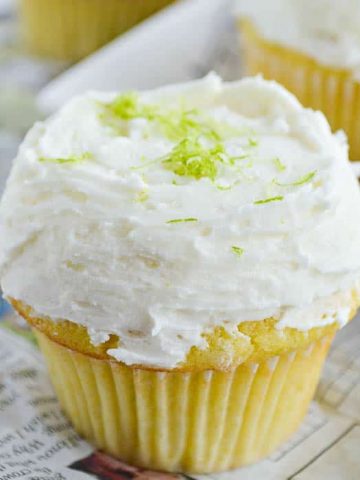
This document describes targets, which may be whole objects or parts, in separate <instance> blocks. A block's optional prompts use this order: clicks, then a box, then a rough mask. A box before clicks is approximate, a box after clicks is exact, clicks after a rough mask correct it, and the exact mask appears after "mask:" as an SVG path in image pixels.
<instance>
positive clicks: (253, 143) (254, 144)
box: [248, 137, 259, 147]
mask: <svg viewBox="0 0 360 480" xmlns="http://www.w3.org/2000/svg"><path fill="white" fill-rule="evenodd" d="M258 145H259V142H258V140H256V139H255V138H253V137H250V138H249V139H248V147H257V146H258Z"/></svg>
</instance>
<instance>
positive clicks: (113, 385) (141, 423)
mask: <svg viewBox="0 0 360 480" xmlns="http://www.w3.org/2000/svg"><path fill="white" fill-rule="evenodd" d="M35 333H36V336H37V338H38V341H39V344H40V347H41V349H42V351H43V353H44V355H45V358H46V361H47V364H48V367H49V371H50V376H51V379H52V382H53V385H54V387H55V390H56V392H57V394H58V397H59V400H60V403H61V405H62V407H63V409H64V411H65V412H66V414H67V415H68V416H69V418H70V419H71V421H72V423H73V425H74V427H75V429H76V430H77V431H78V432H79V433H80V434H81V435H83V436H84V437H85V438H87V439H88V440H89V441H91V442H92V443H94V444H95V445H96V446H97V447H98V448H100V449H102V450H104V451H105V452H107V453H110V454H112V455H114V456H116V457H119V458H120V459H122V460H124V461H125V462H128V463H133V464H135V465H137V466H141V467H146V468H150V469H158V470H167V471H185V472H200V473H206V472H215V471H221V470H226V469H230V468H235V467H239V466H241V465H244V464H248V463H251V462H254V461H256V460H258V459H259V458H261V457H264V456H266V455H268V454H269V453H271V452H272V451H273V450H274V449H276V448H277V447H278V446H279V445H280V444H281V443H282V442H283V441H284V440H285V439H287V438H288V437H289V436H290V435H291V433H293V432H294V431H295V430H296V429H297V427H298V426H299V424H300V422H301V420H302V419H303V417H304V415H305V413H306V411H307V408H308V405H309V402H310V401H311V399H312V396H313V393H314V390H315V388H316V385H317V382H318V379H319V375H320V371H321V367H322V365H323V361H324V359H325V356H326V353H327V350H328V348H329V345H330V343H331V340H332V336H331V337H324V338H323V339H322V340H321V341H317V342H315V343H313V344H311V345H310V347H309V348H308V349H307V350H303V351H297V352H292V353H290V354H286V355H281V356H278V357H273V358H271V359H270V360H267V361H266V362H263V363H258V364H244V365H241V366H239V367H238V368H237V369H235V370H233V371H227V372H222V371H215V370H207V371H193V372H182V371H165V372H164V371H157V370H150V369H146V368H139V367H129V366H126V365H124V364H122V363H119V362H116V361H111V360H104V359H97V358H94V357H91V356H88V355H84V354H82V353H78V352H76V351H73V350H70V349H68V348H66V347H64V346H62V345H59V344H57V343H55V342H54V341H53V340H50V339H49V338H48V337H47V336H45V335H44V334H43V333H40V331H36V330H35Z"/></svg>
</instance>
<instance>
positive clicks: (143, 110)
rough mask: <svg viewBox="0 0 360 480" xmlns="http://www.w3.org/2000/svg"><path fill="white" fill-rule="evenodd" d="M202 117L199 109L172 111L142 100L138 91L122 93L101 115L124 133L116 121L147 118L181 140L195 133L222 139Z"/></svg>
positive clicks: (166, 134) (169, 135) (171, 138)
mask: <svg viewBox="0 0 360 480" xmlns="http://www.w3.org/2000/svg"><path fill="white" fill-rule="evenodd" d="M198 117H199V112H198V111H197V110H195V109H193V110H184V109H182V108H178V109H172V110H170V109H165V108H161V107H160V106H156V105H150V104H146V103H144V102H141V101H140V99H139V96H138V95H137V94H136V93H134V92H128V93H124V94H121V95H118V96H117V97H116V98H115V100H114V101H113V102H111V103H108V104H105V105H104V111H103V113H102V114H101V115H100V119H101V120H102V121H103V122H105V123H107V124H108V125H109V126H112V127H114V128H115V129H117V130H118V131H119V132H120V133H124V132H123V129H124V128H123V127H124V126H123V125H118V124H117V123H116V121H118V120H122V121H129V120H134V119H136V118H144V119H146V120H148V121H149V122H154V123H155V124H157V126H158V127H159V128H160V130H161V131H162V132H163V134H164V135H165V136H166V137H167V138H168V139H169V140H173V141H179V140H181V139H183V138H184V137H188V136H194V135H196V136H204V137H207V138H210V139H212V140H214V141H217V140H220V135H219V134H218V133H217V132H216V131H215V129H213V128H211V126H210V125H209V124H207V123H206V121H205V120H203V119H200V118H198Z"/></svg>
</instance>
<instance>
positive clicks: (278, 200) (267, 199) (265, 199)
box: [254, 195, 284, 205]
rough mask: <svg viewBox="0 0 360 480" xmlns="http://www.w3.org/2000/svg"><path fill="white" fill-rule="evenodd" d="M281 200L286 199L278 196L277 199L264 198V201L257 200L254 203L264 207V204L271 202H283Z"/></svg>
mask: <svg viewBox="0 0 360 480" xmlns="http://www.w3.org/2000/svg"><path fill="white" fill-rule="evenodd" d="M281 200H284V197H283V196H281V195H278V196H277V197H270V198H264V199H263V200H256V201H255V202H254V205H263V204H264V203H270V202H281Z"/></svg>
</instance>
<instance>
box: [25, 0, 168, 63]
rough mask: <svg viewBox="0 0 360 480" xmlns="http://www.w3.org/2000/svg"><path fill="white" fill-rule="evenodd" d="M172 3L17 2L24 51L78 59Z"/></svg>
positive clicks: (135, 0) (145, 0)
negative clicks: (25, 49)
mask: <svg viewBox="0 0 360 480" xmlns="http://www.w3.org/2000/svg"><path fill="white" fill-rule="evenodd" d="M173 1H174V0H50V1H49V0H19V18H20V24H21V32H22V37H23V41H24V44H25V46H26V48H27V49H28V50H29V51H30V52H32V53H34V54H36V55H41V56H47V57H51V58H56V59H61V60H72V61H74V60H79V59H81V58H83V57H85V56H86V55H88V54H89V53H91V52H93V51H94V50H97V49H98V48H99V47H101V46H103V45H105V44H106V43H108V42H109V41H110V40H112V39H113V38H115V37H116V36H117V35H119V34H121V33H123V32H125V31H126V30H128V29H129V28H131V27H133V26H134V25H136V24H137V23H139V22H141V21H142V20H144V19H145V18H147V17H149V16H150V15H152V14H153V13H155V12H157V11H158V10H160V9H161V8H163V7H165V6H167V5H169V4H170V3H172V2H173Z"/></svg>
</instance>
